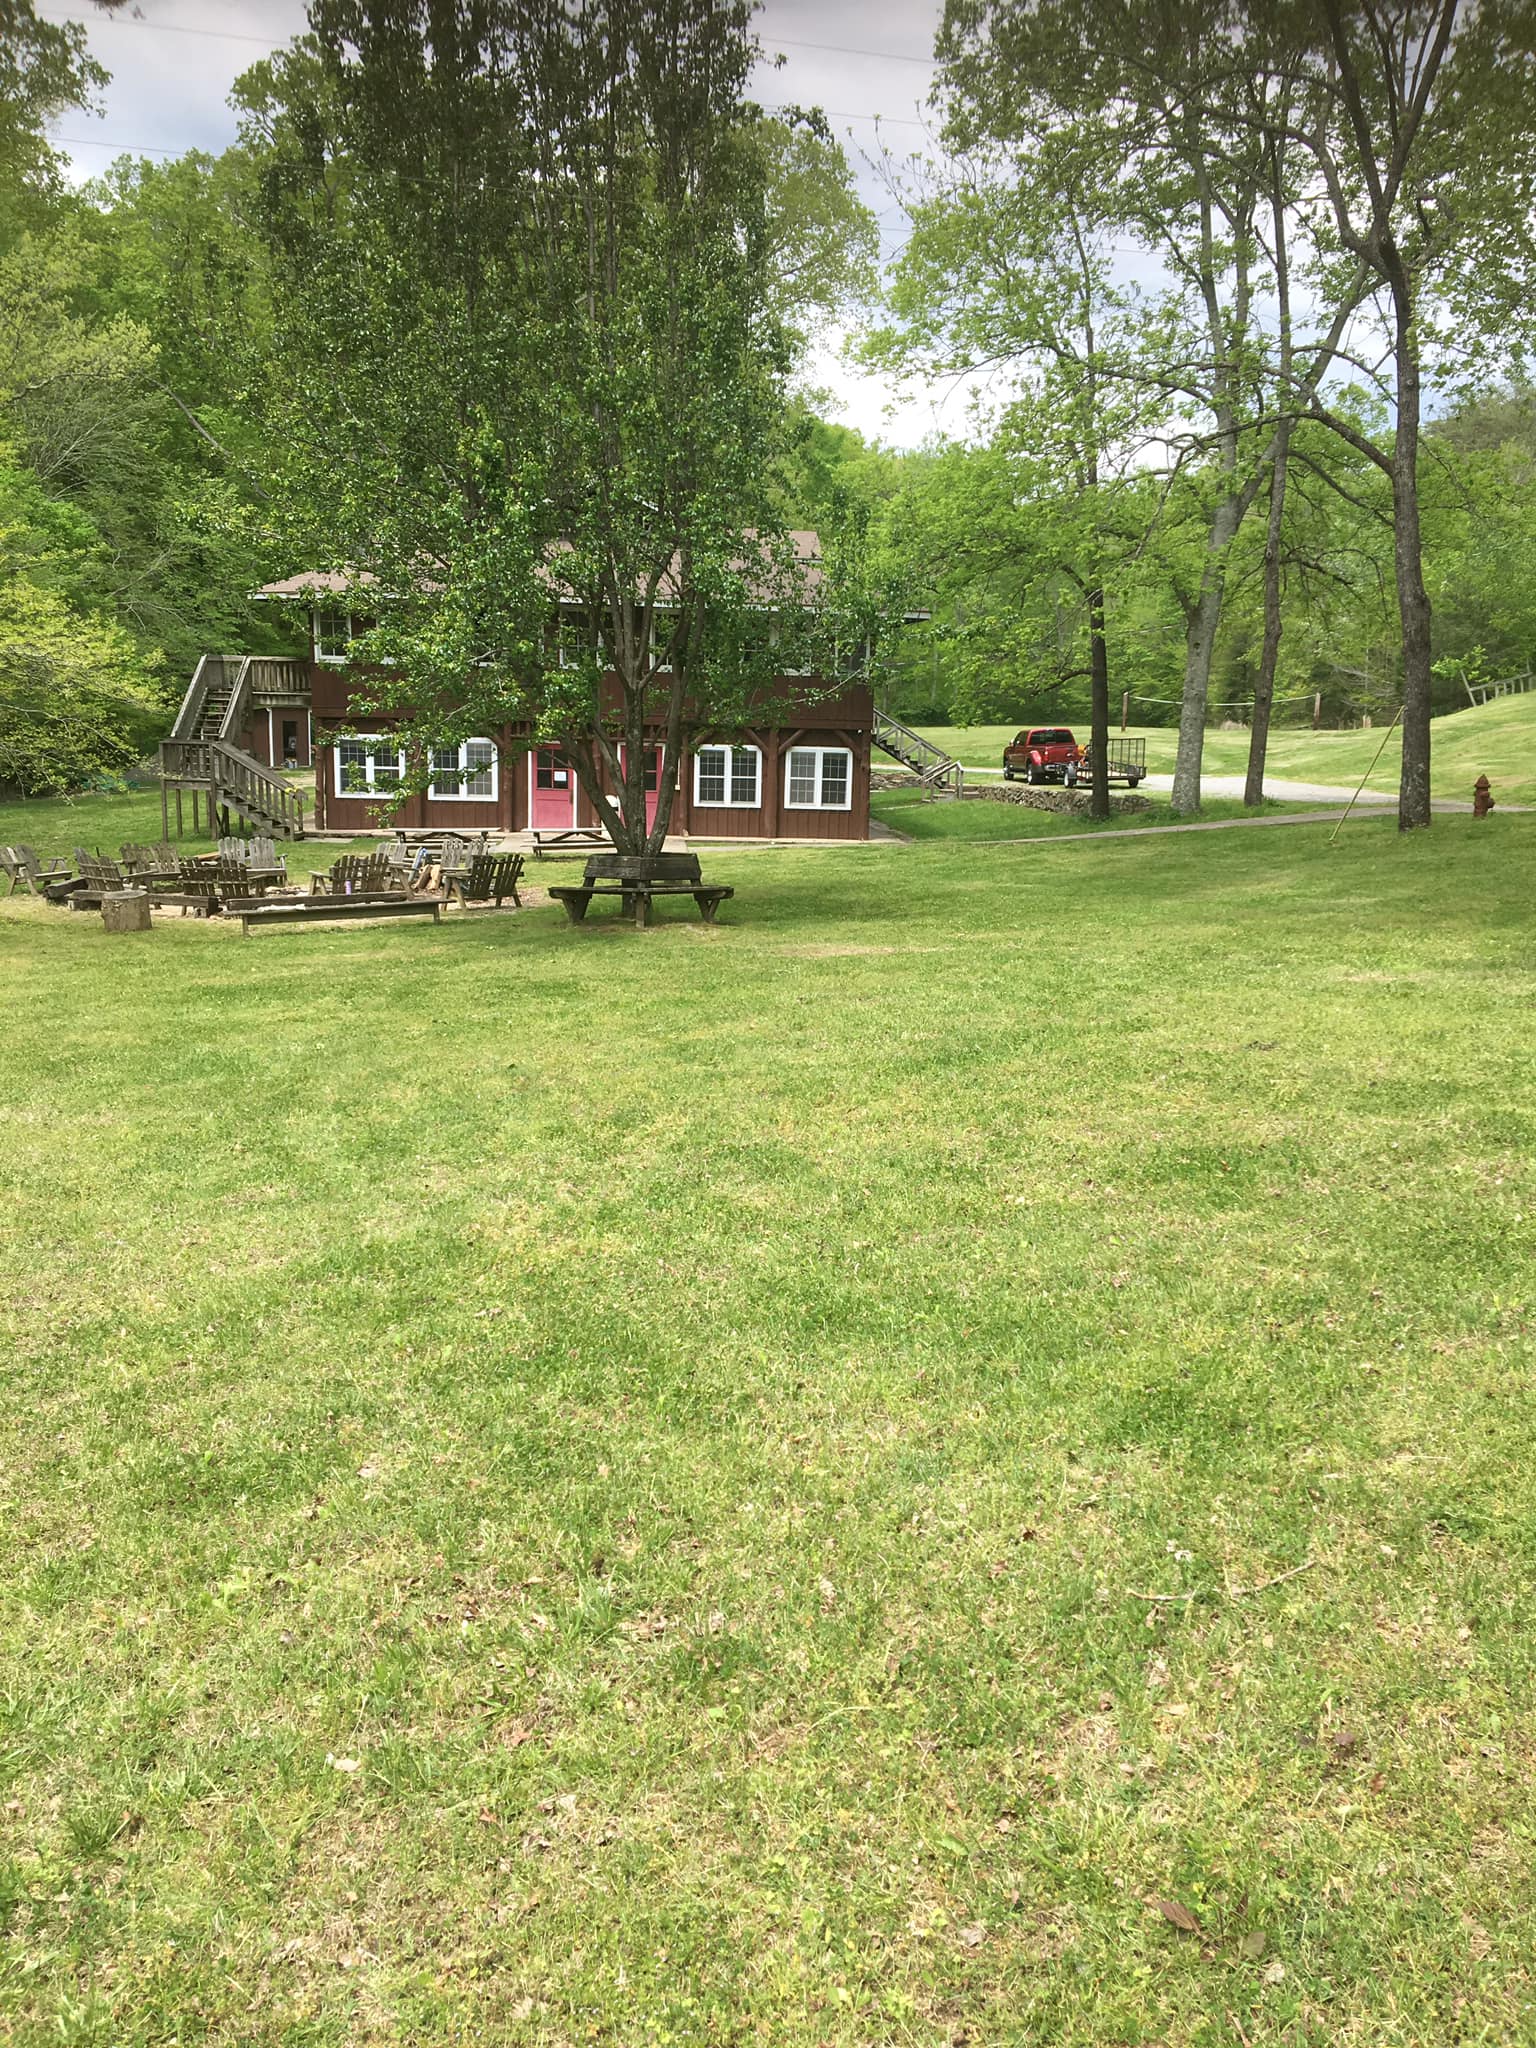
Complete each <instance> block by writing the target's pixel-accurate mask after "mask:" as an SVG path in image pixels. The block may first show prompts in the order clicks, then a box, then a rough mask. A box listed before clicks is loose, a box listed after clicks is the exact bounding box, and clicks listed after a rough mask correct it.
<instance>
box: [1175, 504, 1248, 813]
mask: <svg viewBox="0 0 1536 2048" xmlns="http://www.w3.org/2000/svg"><path fill="white" fill-rule="evenodd" d="M1251 503H1252V493H1251V491H1229V492H1228V493H1227V495H1226V496H1225V497H1224V498H1223V499H1222V500H1221V502H1220V504H1219V505H1218V506H1217V507H1216V510H1215V512H1214V513H1213V514H1212V517H1211V532H1210V539H1209V540H1208V541H1207V543H1206V559H1205V569H1204V571H1203V573H1202V575H1201V578H1200V596H1199V598H1198V600H1197V601H1196V604H1195V608H1194V610H1193V611H1192V612H1191V613H1190V617H1189V630H1188V632H1187V634H1186V635H1185V641H1184V694H1183V697H1182V699H1181V701H1180V704H1179V751H1178V755H1177V757H1176V759H1175V761H1174V766H1173V808H1174V810H1175V811H1177V812H1179V813H1181V814H1187V813H1188V812H1190V811H1198V810H1199V808H1200V761H1201V757H1202V755H1203V754H1204V752H1205V707H1206V702H1207V700H1208V699H1209V697H1210V694H1211V660H1212V657H1213V656H1214V654H1215V652H1216V631H1217V628H1218V627H1219V626H1220V624H1221V605H1222V598H1223V596H1224V595H1225V592H1226V582H1227V550H1228V549H1229V548H1230V547H1231V545H1232V542H1233V539H1234V537H1235V536H1236V533H1237V529H1238V527H1239V526H1241V524H1242V522H1243V514H1244V513H1245V512H1246V511H1247V509H1248V507H1249V505H1250V504H1251Z"/></svg>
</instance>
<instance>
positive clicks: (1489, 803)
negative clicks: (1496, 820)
mask: <svg viewBox="0 0 1536 2048" xmlns="http://www.w3.org/2000/svg"><path fill="white" fill-rule="evenodd" d="M1492 809H1493V791H1492V790H1491V789H1490V788H1489V787H1488V778H1487V776H1486V775H1479V777H1478V778H1477V780H1476V782H1474V783H1473V785H1472V815H1473V817H1474V818H1486V817H1487V815H1488V813H1489V812H1490V811H1491V810H1492Z"/></svg>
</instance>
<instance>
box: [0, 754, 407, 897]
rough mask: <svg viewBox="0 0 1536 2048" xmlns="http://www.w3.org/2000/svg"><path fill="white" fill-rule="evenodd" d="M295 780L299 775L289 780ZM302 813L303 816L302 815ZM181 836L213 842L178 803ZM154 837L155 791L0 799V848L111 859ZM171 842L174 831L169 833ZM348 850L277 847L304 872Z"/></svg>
mask: <svg viewBox="0 0 1536 2048" xmlns="http://www.w3.org/2000/svg"><path fill="white" fill-rule="evenodd" d="M290 779H291V780H293V781H294V782H295V784H296V785H297V784H298V781H299V778H297V777H293V778H290ZM306 815H307V814H306ZM183 822H184V824H185V826H186V832H185V835H184V836H183V837H182V838H181V839H180V840H175V841H174V843H175V844H177V845H179V846H180V847H181V848H182V850H183V851H184V852H185V853H187V854H197V853H207V852H208V851H209V850H210V848H211V847H212V846H213V843H214V842H213V840H212V838H211V837H210V836H209V835H208V834H207V833H206V832H204V833H200V834H199V833H194V832H193V830H192V807H191V804H190V802H188V803H187V804H186V805H185V807H184V813H183ZM159 837H160V792H159V790H158V789H131V790H125V791H123V792H122V793H121V794H120V795H111V796H80V797H50V798H45V799H39V800H38V801H36V802H32V803H15V802H12V803H0V846H12V845H16V844H18V843H19V844H21V845H23V846H32V847H35V848H36V849H37V851H38V852H39V853H40V854H43V855H44V856H47V855H49V854H63V855H65V856H69V855H72V854H73V852H74V850H75V848H76V847H77V846H83V847H84V848H85V849H86V851H87V852H88V853H102V854H105V855H106V857H107V858H108V859H109V860H115V859H116V857H117V853H118V849H119V848H120V847H121V846H122V845H123V843H124V841H125V840H137V841H139V842H140V843H141V844H144V845H151V846H152V845H153V844H154V843H155V842H156V841H157V840H158V839H159ZM172 837H173V840H174V831H173V834H172ZM378 843H379V842H378V835H377V834H373V835H371V836H370V837H369V838H367V839H356V840H353V841H352V842H351V846H352V848H353V849H354V850H355V849H362V848H367V849H370V850H371V849H372V848H374V847H376V846H377V845H378ZM347 851H348V848H347V847H345V846H343V845H341V844H340V843H339V842H338V841H330V840H317V839H302V840H296V841H292V842H289V843H287V844H285V845H284V846H283V848H282V852H283V855H284V858H285V859H286V860H287V863H288V870H289V873H290V874H292V875H294V876H296V877H303V876H307V875H310V874H312V873H313V872H314V870H315V869H316V868H325V867H329V866H330V864H331V862H332V861H333V860H335V858H336V856H337V855H338V854H340V853H345V852H347Z"/></svg>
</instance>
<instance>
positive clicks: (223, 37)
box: [43, 14, 300, 50]
mask: <svg viewBox="0 0 1536 2048" xmlns="http://www.w3.org/2000/svg"><path fill="white" fill-rule="evenodd" d="M50 18H51V17H48V16H44V17H43V19H45V20H46V19H50ZM97 18H98V17H96V16H93V17H92V18H91V21H90V22H89V23H86V22H80V21H77V20H75V19H73V18H70V17H67V18H66V19H65V20H64V21H55V22H54V24H53V25H54V27H55V28H85V27H94V26H95V25H96V20H97ZM99 18H100V19H101V20H102V21H110V22H111V23H112V25H113V27H114V28H149V29H154V30H155V31H156V32H157V33H158V34H160V35H163V36H203V37H206V38H207V39H208V40H209V41H211V42H215V43H255V44H256V45H257V46H258V47H259V48H261V49H263V50H282V49H285V48H286V47H287V44H286V42H276V43H275V42H273V41H272V39H271V37H270V36H248V35H242V34H241V33H240V31H239V30H238V29H232V28H188V27H187V26H186V25H185V24H184V23H182V22H179V21H135V20H133V19H132V18H131V17H130V16H128V15H122V14H105V15H102V16H100V17H99ZM298 33H300V31H298V30H295V34H298Z"/></svg>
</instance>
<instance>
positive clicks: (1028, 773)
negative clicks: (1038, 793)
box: [1024, 761, 1040, 789]
mask: <svg viewBox="0 0 1536 2048" xmlns="http://www.w3.org/2000/svg"><path fill="white" fill-rule="evenodd" d="M1024 780H1025V781H1026V782H1027V783H1028V784H1029V786H1030V788H1031V789H1033V788H1034V786H1035V784H1036V783H1037V782H1038V781H1039V780H1040V778H1039V776H1038V775H1036V773H1035V764H1034V762H1033V761H1031V762H1030V764H1029V766H1028V767H1027V768H1026V769H1025V770H1024Z"/></svg>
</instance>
